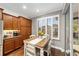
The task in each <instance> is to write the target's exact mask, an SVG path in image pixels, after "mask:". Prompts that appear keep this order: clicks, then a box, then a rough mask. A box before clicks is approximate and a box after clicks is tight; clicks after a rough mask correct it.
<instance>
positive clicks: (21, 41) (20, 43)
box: [19, 36, 23, 47]
mask: <svg viewBox="0 0 79 59" xmlns="http://www.w3.org/2000/svg"><path fill="white" fill-rule="evenodd" d="M19 45H20V47H21V46H22V45H23V37H22V36H20V37H19Z"/></svg>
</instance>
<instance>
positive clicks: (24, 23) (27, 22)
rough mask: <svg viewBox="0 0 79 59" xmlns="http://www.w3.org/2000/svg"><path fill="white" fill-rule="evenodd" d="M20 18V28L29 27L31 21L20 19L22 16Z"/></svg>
mask: <svg viewBox="0 0 79 59" xmlns="http://www.w3.org/2000/svg"><path fill="white" fill-rule="evenodd" d="M19 18H20V21H21V26H23V27H24V26H25V27H26V26H31V23H32V21H31V20H29V19H27V18H24V17H22V16H20V17H19Z"/></svg>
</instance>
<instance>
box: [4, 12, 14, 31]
mask: <svg viewBox="0 0 79 59" xmlns="http://www.w3.org/2000/svg"><path fill="white" fill-rule="evenodd" d="M3 20H4V29H5V30H11V29H12V27H13V24H12V16H11V15H9V14H6V13H3Z"/></svg>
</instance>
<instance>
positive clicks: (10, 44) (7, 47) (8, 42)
mask: <svg viewBox="0 0 79 59" xmlns="http://www.w3.org/2000/svg"><path fill="white" fill-rule="evenodd" d="M3 45H4V46H3V48H4V49H3V51H4V54H7V53H9V52H11V51H13V50H14V40H13V39H5V40H4V44H3Z"/></svg>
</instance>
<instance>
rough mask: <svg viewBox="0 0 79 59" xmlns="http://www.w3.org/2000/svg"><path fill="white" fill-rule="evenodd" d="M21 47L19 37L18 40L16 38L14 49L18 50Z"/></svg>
mask: <svg viewBox="0 0 79 59" xmlns="http://www.w3.org/2000/svg"><path fill="white" fill-rule="evenodd" d="M19 47H20V39H19V38H18V37H17V38H14V48H15V49H17V48H19Z"/></svg>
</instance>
